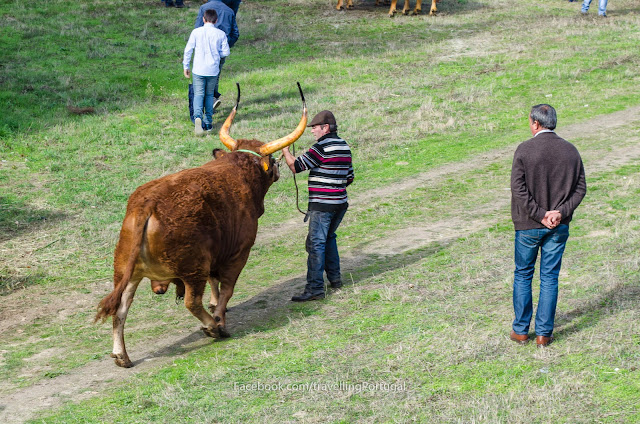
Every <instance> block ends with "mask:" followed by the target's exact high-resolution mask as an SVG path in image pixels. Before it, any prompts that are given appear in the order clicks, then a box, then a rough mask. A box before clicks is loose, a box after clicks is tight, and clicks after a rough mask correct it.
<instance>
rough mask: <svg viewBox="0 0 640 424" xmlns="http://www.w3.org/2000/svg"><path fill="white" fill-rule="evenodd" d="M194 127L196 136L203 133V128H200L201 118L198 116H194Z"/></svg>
mask: <svg viewBox="0 0 640 424" xmlns="http://www.w3.org/2000/svg"><path fill="white" fill-rule="evenodd" d="M194 127H195V128H194V129H195V132H196V135H197V136H202V135H204V129H203V128H202V119H200V118H196V120H195V123H194Z"/></svg>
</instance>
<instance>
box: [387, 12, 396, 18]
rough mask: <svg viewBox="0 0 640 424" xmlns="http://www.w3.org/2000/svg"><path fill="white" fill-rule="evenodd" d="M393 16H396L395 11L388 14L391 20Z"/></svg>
mask: <svg viewBox="0 0 640 424" xmlns="http://www.w3.org/2000/svg"><path fill="white" fill-rule="evenodd" d="M395 14H396V11H395V10H394V11H393V12H389V17H390V18H393V15H395Z"/></svg>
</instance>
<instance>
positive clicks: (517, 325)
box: [513, 224, 569, 337]
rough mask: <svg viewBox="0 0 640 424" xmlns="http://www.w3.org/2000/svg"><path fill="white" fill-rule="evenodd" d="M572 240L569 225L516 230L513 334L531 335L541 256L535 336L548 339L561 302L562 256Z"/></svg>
mask: <svg viewBox="0 0 640 424" xmlns="http://www.w3.org/2000/svg"><path fill="white" fill-rule="evenodd" d="M568 238H569V226H568V225H564V224H563V225H558V226H557V227H556V228H554V229H553V230H549V229H547V228H541V229H537V228H536V229H533V230H519V231H516V238H515V265H516V268H515V271H514V278H513V310H514V312H515V319H514V320H513V331H515V332H516V333H517V334H528V333H529V324H530V322H531V315H532V314H533V302H532V297H531V280H532V279H533V272H534V268H535V264H536V257H537V256H538V249H540V250H541V253H540V298H539V300H538V310H537V311H536V335H538V336H546V337H549V336H551V334H552V333H553V324H554V321H555V316H556V304H557V303H558V275H559V274H560V267H561V266H562V254H563V253H564V248H565V246H566V243H567V239H568Z"/></svg>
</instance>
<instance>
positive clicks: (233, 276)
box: [213, 249, 250, 337]
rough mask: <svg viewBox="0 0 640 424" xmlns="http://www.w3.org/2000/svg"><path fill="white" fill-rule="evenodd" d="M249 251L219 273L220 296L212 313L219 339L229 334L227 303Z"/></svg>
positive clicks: (242, 253) (239, 255) (241, 254)
mask: <svg viewBox="0 0 640 424" xmlns="http://www.w3.org/2000/svg"><path fill="white" fill-rule="evenodd" d="M249 252H250V249H247V250H246V251H245V252H241V253H240V254H238V256H237V257H236V258H234V260H233V261H232V265H231V266H229V267H228V268H226V269H224V270H222V271H220V272H219V277H220V295H219V296H218V304H217V305H216V307H215V309H214V311H213V319H214V320H215V322H216V327H217V329H218V333H219V334H220V336H221V337H229V336H230V334H229V332H228V331H227V325H226V320H225V315H226V312H227V303H229V299H231V296H233V289H234V288H235V286H236V281H238V276H239V275H240V272H242V268H244V265H245V264H246V263H247V259H248V258H249Z"/></svg>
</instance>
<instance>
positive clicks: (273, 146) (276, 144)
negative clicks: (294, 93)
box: [260, 83, 307, 156]
mask: <svg viewBox="0 0 640 424" xmlns="http://www.w3.org/2000/svg"><path fill="white" fill-rule="evenodd" d="M297 84H298V90H299V91H300V98H301V99H302V119H300V123H299V124H298V126H297V127H296V129H295V130H294V131H293V132H292V133H291V134H289V135H288V136H286V137H282V138H279V139H277V140H273V141H270V142H268V143H266V144H264V145H262V147H260V154H261V155H262V156H267V155H270V154H271V153H273V152H277V151H278V150H281V149H284V148H285V147H287V146H289V145H291V144H293V143H294V142H295V141H296V140H297V139H299V138H300V136H301V135H302V133H304V129H305V127H306V125H307V103H306V102H305V100H304V94H303V93H302V87H300V83H297Z"/></svg>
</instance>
